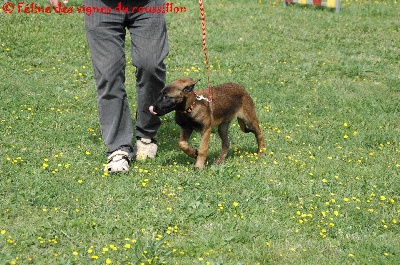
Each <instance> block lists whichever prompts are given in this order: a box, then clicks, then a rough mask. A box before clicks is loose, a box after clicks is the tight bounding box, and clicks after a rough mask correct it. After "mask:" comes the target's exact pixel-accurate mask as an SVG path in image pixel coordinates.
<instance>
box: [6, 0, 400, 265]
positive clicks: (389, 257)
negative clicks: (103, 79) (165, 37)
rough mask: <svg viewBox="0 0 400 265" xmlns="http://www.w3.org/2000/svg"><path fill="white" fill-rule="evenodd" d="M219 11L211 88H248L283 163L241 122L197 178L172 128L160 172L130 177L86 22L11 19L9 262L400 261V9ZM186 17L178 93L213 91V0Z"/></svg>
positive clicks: (351, 6)
mask: <svg viewBox="0 0 400 265" xmlns="http://www.w3.org/2000/svg"><path fill="white" fill-rule="evenodd" d="M41 1H42V0H41ZM39 3H40V2H39ZM41 3H44V4H46V2H45V1H42V2H41ZM78 3H79V1H74V2H72V3H71V4H78ZM204 4H205V9H206V19H207V30H208V31H207V45H208V53H209V57H210V64H211V65H212V71H211V83H212V84H213V85H214V84H219V83H223V82H227V81H234V82H238V83H241V84H242V85H244V86H245V87H246V88H247V90H248V91H249V92H250V94H251V95H252V97H253V98H254V100H255V104H256V109H257V113H258V116H259V119H260V123H261V126H262V129H263V131H264V136H265V141H266V145H267V154H268V155H267V156H266V157H263V158H258V157H257V156H255V155H254V154H253V153H254V152H256V142H255V139H254V137H253V136H252V135H246V134H243V133H242V132H241V131H240V130H239V128H238V125H237V123H236V122H235V123H234V124H232V126H231V128H230V131H229V134H230V137H231V150H230V152H229V156H228V158H227V160H226V163H225V164H223V165H220V166H214V165H212V163H211V162H212V159H213V158H216V157H217V156H218V152H219V146H220V144H219V139H218V137H217V135H216V134H213V136H212V143H211V145H210V153H209V159H208V161H209V163H208V165H207V166H206V168H205V170H203V171H194V170H193V165H194V161H193V159H191V158H189V157H187V156H185V155H184V154H183V153H182V152H181V151H180V150H179V148H178V147H177V143H176V142H177V139H178V136H179V128H178V126H177V125H175V124H174V122H173V114H168V115H167V116H165V118H163V125H162V127H161V130H160V132H159V142H160V146H159V153H158V156H157V158H156V159H154V160H152V161H147V162H144V163H135V164H133V166H132V168H131V171H130V173H129V174H126V175H112V176H107V175H105V174H104V173H103V163H105V152H106V149H105V147H104V144H103V142H102V140H101V136H100V132H99V125H98V120H97V109H96V100H95V98H96V95H95V87H94V80H93V74H92V68H91V61H90V57H89V51H88V47H87V43H86V40H85V34H84V25H83V14H77V13H73V14H70V15H63V16H59V15H56V14H54V13H53V14H51V15H46V14H15V13H14V14H11V15H6V14H4V13H0V24H1V25H2V26H1V27H0V67H1V72H0V80H1V82H0V98H1V105H0V150H1V152H0V263H1V264H106V263H110V264H161V263H164V264H399V263H400V251H399V250H400V240H399V234H400V233H399V232H400V229H399V222H400V216H399V215H400V203H399V201H400V195H399V191H400V178H399V175H400V139H399V135H400V103H399V102H400V75H399V69H400V63H399V62H400V60H399V59H400V48H399V45H398V44H399V43H400V37H399V36H400V34H399V33H400V20H399V16H398V15H399V11H400V7H399V4H398V3H397V2H396V1H366V0H358V1H353V0H348V1H342V10H341V11H340V13H339V14H336V13H335V12H334V11H332V10H329V9H326V8H315V7H312V6H300V5H291V6H289V7H288V8H284V7H283V3H282V1H273V0H271V1H266V0H259V1H244V0H242V1H232V0H230V1H228V0H215V1H205V3H204ZM175 5H179V6H185V7H186V8H187V12H186V13H179V14H168V15H167V20H168V29H169V39H170V48H171V51H170V54H169V57H168V59H167V60H166V63H167V66H168V76H167V79H168V81H171V80H173V79H175V78H178V77H181V76H190V77H193V78H201V79H202V80H201V82H200V85H199V86H198V88H201V87H205V86H206V85H207V75H206V70H205V65H204V56H203V50H202V46H201V24H200V19H199V10H198V5H197V2H196V1H190V2H189V1H186V2H180V3H178V2H175ZM126 48H127V52H128V50H129V42H128V44H127V47H126ZM127 56H128V57H127V58H128V61H131V59H130V58H129V53H127ZM127 70H128V71H127V89H128V95H129V97H130V102H131V106H132V112H134V111H135V101H136V97H135V88H134V84H135V80H134V74H133V73H134V68H133V67H132V66H131V65H129V66H128V67H127ZM193 138H194V139H193V140H192V142H193V144H194V145H198V142H199V138H200V137H199V135H193ZM195 138H197V139H195Z"/></svg>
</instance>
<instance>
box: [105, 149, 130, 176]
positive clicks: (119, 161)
mask: <svg viewBox="0 0 400 265" xmlns="http://www.w3.org/2000/svg"><path fill="white" fill-rule="evenodd" d="M130 162H131V158H130V156H129V154H128V152H125V151H122V150H117V151H115V152H113V153H112V154H111V155H109V156H108V160H107V166H106V167H105V168H104V170H105V171H108V173H118V172H128V171H129V163H130Z"/></svg>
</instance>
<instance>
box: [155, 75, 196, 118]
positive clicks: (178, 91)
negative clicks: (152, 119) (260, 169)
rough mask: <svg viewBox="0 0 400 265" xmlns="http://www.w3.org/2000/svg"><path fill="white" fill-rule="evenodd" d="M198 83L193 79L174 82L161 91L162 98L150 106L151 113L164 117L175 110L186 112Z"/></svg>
mask: <svg viewBox="0 0 400 265" xmlns="http://www.w3.org/2000/svg"><path fill="white" fill-rule="evenodd" d="M197 82H198V80H197V81H194V80H193V79H191V78H180V79H177V80H175V81H173V82H172V83H170V84H169V85H167V86H166V87H164V88H163V89H162V90H161V95H160V97H159V98H158V99H157V100H156V102H154V104H153V105H151V106H150V108H149V110H150V112H151V113H152V114H153V115H157V116H163V115H165V114H167V113H169V112H171V111H173V110H178V111H183V110H185V106H186V99H187V97H188V95H189V94H190V93H191V92H192V91H193V89H194V85H195V84H196V83H197Z"/></svg>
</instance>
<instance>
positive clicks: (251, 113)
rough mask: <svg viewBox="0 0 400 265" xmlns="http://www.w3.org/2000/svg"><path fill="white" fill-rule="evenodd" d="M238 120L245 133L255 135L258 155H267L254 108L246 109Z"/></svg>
mask: <svg viewBox="0 0 400 265" xmlns="http://www.w3.org/2000/svg"><path fill="white" fill-rule="evenodd" d="M252 105H253V104H252ZM237 119H238V122H239V126H240V129H241V130H242V131H243V132H245V133H249V132H252V133H254V135H255V137H256V140H257V144H258V155H265V151H266V148H265V144H264V137H263V133H262V131H261V129H260V126H259V124H258V118H257V115H256V111H255V109H254V107H252V108H244V109H243V110H242V112H241V113H240V115H239V116H238V118H237Z"/></svg>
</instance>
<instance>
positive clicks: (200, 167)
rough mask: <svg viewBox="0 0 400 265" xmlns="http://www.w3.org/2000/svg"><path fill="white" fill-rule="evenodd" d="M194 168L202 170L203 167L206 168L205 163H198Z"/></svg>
mask: <svg viewBox="0 0 400 265" xmlns="http://www.w3.org/2000/svg"><path fill="white" fill-rule="evenodd" d="M194 169H195V170H202V169H204V164H200V163H196V164H195V165H194Z"/></svg>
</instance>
